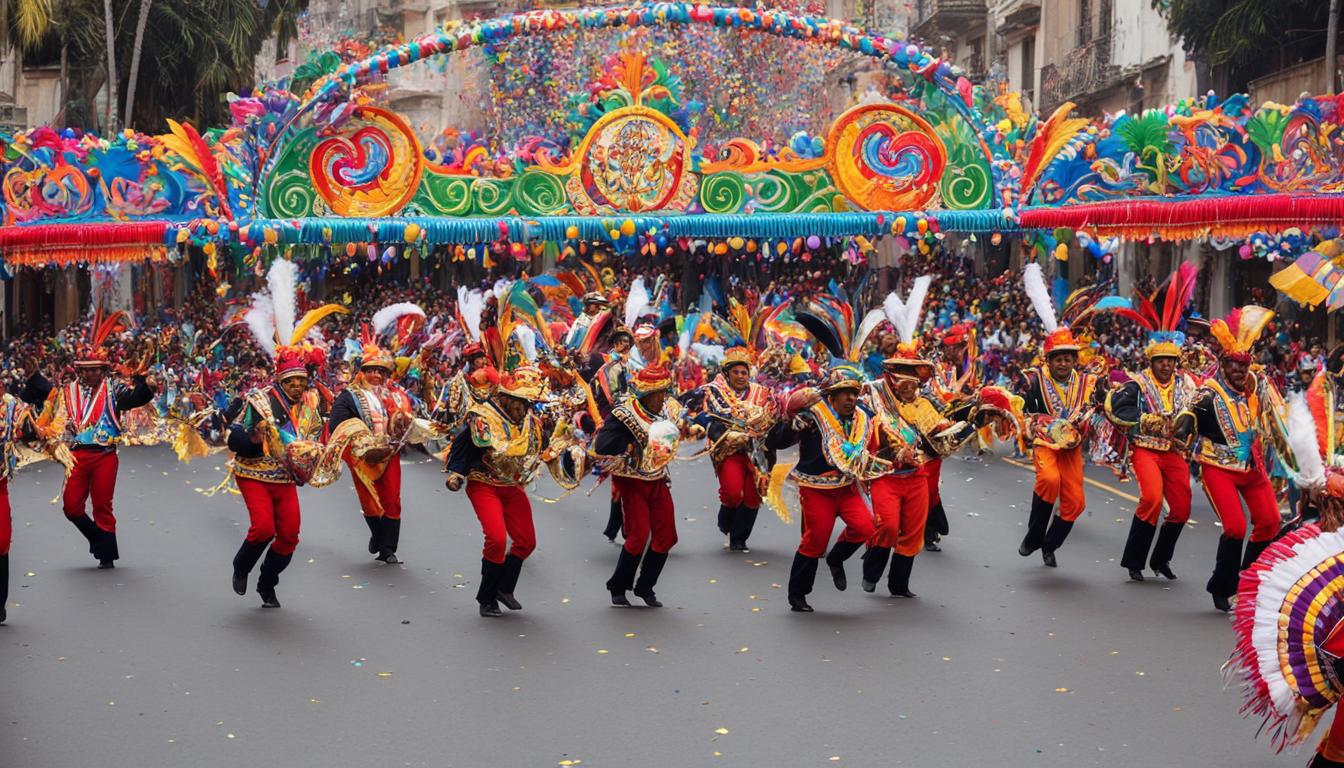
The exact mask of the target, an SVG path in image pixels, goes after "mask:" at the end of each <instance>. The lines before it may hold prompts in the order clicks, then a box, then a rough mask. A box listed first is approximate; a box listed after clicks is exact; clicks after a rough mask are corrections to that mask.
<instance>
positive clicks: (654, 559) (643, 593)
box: [635, 549, 667, 608]
mask: <svg viewBox="0 0 1344 768" xmlns="http://www.w3.org/2000/svg"><path fill="white" fill-rule="evenodd" d="M664 565H667V553H666V552H654V551H653V550H652V549H650V550H649V551H648V552H646V553H644V563H643V564H642V565H641V566H640V567H639V581H637V582H635V596H636V597H638V598H639V599H641V600H643V601H644V603H645V604H646V605H648V606H649V607H651V608H662V607H663V604H662V603H660V602H658V598H657V597H656V596H655V595H654V593H653V588H654V587H655V586H657V584H658V577H659V576H660V575H662V573H663V566H664Z"/></svg>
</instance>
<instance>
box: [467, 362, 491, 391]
mask: <svg viewBox="0 0 1344 768" xmlns="http://www.w3.org/2000/svg"><path fill="white" fill-rule="evenodd" d="M467 383H468V384H470V385H471V386H473V387H476V388H477V389H486V388H490V389H493V388H495V387H497V386H499V371H497V370H495V368H494V367H493V366H489V365H487V366H485V367H484V368H479V369H477V370H475V371H472V372H471V375H470V376H468V377H467Z"/></svg>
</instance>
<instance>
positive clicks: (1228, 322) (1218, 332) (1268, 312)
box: [1209, 304, 1274, 363]
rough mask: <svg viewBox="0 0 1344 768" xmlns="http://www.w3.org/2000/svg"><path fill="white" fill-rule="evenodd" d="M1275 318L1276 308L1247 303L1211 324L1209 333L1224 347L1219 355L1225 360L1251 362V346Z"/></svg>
mask: <svg viewBox="0 0 1344 768" xmlns="http://www.w3.org/2000/svg"><path fill="white" fill-rule="evenodd" d="M1273 319H1274V310H1272V309H1266V308H1264V307H1258V306H1256V305H1254V304H1247V305H1246V306H1244V307H1239V308H1237V309H1234V310H1232V311H1231V312H1229V313H1228V314H1227V317H1225V318H1223V319H1221V320H1214V321H1213V323H1211V324H1210V325H1209V333H1210V334H1211V335H1212V336H1213V338H1214V339H1215V340H1217V342H1218V345H1219V346H1220V347H1222V351H1221V352H1220V353H1219V355H1220V356H1221V357H1222V358H1223V359H1224V360H1238V361H1240V362H1244V363H1250V362H1251V348H1252V347H1254V346H1255V342H1256V341H1258V340H1259V339H1260V334H1261V333H1262V332H1263V331H1264V330H1265V326H1267V325H1269V321H1270V320H1273Z"/></svg>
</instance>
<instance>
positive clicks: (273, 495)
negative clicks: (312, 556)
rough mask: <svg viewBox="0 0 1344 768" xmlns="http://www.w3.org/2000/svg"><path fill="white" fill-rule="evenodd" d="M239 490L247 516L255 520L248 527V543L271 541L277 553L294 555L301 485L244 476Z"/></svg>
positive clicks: (297, 538)
mask: <svg viewBox="0 0 1344 768" xmlns="http://www.w3.org/2000/svg"><path fill="white" fill-rule="evenodd" d="M238 492H239V493H241V494H242V495H243V503H244V504H246V505H247V515H248V517H249V518H251V520H252V525H251V527H249V528H248V529H247V541H248V543H250V544H265V543H266V542H268V541H270V542H271V551H272V552H275V553H276V554H277V555H292V554H294V549H295V548H296V547H298V546H299V488H298V486H296V485H294V484H293V483H263V482H261V481H260V480H253V479H251V478H247V477H240V478H238ZM272 540H273V541H272Z"/></svg>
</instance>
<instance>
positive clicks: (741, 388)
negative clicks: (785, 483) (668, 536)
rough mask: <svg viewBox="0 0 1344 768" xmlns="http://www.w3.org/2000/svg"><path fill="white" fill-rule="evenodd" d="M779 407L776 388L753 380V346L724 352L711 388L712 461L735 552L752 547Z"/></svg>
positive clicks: (723, 522) (723, 529)
mask: <svg viewBox="0 0 1344 768" xmlns="http://www.w3.org/2000/svg"><path fill="white" fill-rule="evenodd" d="M776 410H777V409H776V404H775V400H774V397H773V395H772V394H771V393H770V391H769V390H768V389H766V388H765V387H763V386H761V385H760V384H757V383H755V382H753V381H752V380H751V352H750V350H748V349H747V348H745V347H734V348H732V349H729V350H728V351H727V352H726V353H724V356H723V364H722V365H721V366H720V368H719V375H718V376H716V377H715V378H714V381H712V382H710V384H709V386H708V387H707V388H706V390H705V413H706V414H707V415H708V416H709V425H708V427H707V428H706V430H707V437H708V438H709V455H710V461H711V462H713V464H714V474H715V476H716V477H717V478H718V480H719V532H720V533H722V534H724V535H725V536H727V537H728V549H729V550H730V551H733V552H750V551H751V550H750V549H748V547H747V539H748V538H749V537H750V536H751V531H752V528H753V527H754V526H755V525H756V513H757V511H758V510H759V509H760V507H761V493H762V492H763V491H764V490H765V485H766V483H768V481H769V476H770V468H769V465H768V463H767V459H766V452H765V442H764V437H765V435H766V433H768V432H769V431H770V427H771V426H773V425H774V422H775V418H776Z"/></svg>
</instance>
